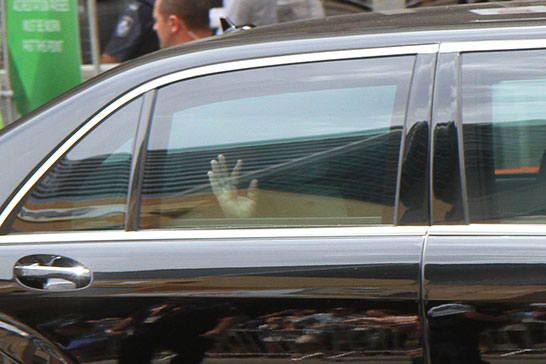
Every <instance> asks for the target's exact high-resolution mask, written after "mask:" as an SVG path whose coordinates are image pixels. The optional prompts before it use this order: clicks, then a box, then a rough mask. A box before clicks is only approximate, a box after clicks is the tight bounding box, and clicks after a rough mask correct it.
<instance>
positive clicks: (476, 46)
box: [440, 39, 546, 53]
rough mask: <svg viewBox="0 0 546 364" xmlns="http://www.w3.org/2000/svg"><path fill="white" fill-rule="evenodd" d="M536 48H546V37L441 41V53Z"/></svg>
mask: <svg viewBox="0 0 546 364" xmlns="http://www.w3.org/2000/svg"><path fill="white" fill-rule="evenodd" d="M535 48H546V39H521V40H479V41H465V42H445V43H440V53H454V52H474V51H503V50H506V51H509V50H518V49H535Z"/></svg>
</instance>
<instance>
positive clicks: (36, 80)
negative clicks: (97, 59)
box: [6, 0, 81, 115]
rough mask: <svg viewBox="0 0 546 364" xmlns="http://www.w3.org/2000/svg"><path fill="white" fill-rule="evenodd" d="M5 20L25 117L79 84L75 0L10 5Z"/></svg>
mask: <svg viewBox="0 0 546 364" xmlns="http://www.w3.org/2000/svg"><path fill="white" fill-rule="evenodd" d="M6 17H7V33H8V53H9V64H10V79H11V87H12V89H13V91H14V92H15V102H16V105H17V110H18V111H19V113H20V114H21V115H24V114H26V113H28V112H30V111H32V110H34V109H35V108H37V107H39V106H40V105H42V104H44V103H46V102H47V101H49V100H51V99H53V98H55V97H56V96H58V95H60V94H62V93H63V92H65V91H67V90H69V89H70V88H72V87H74V86H76V85H78V84H79V83H81V71H80V65H81V56H80V37H79V28H78V12H77V0H6Z"/></svg>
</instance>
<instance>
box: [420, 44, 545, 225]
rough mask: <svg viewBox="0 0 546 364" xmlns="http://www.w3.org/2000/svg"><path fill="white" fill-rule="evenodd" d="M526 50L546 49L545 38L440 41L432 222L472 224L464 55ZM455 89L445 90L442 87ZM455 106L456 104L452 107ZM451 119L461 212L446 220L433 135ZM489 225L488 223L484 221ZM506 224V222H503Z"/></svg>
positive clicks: (436, 82)
mask: <svg viewBox="0 0 546 364" xmlns="http://www.w3.org/2000/svg"><path fill="white" fill-rule="evenodd" d="M527 50H546V39H543V38H537V39H521V40H513V39H500V40H482V41H459V42H442V43H440V45H439V52H438V57H439V58H438V66H437V68H438V76H437V77H436V79H435V84H434V89H435V95H434V98H433V116H432V132H433V133H432V134H433V136H432V140H431V145H432V146H431V148H432V149H431V153H432V158H431V166H430V168H431V171H432V173H431V179H430V182H431V188H430V191H431V192H430V193H431V219H432V220H431V226H434V225H472V224H480V223H479V222H475V223H472V222H471V220H470V212H469V202H468V190H467V178H466V168H465V153H464V140H463V132H462V128H463V120H462V62H461V60H462V57H463V56H464V55H465V54H469V53H493V52H502V51H513V52H517V51H527ZM442 89H443V90H449V91H454V92H451V93H449V92H444V93H442V91H441V90H442ZM453 106H455V107H453ZM447 122H451V123H453V124H454V126H455V128H456V131H457V135H456V137H457V151H456V153H457V158H458V165H457V174H458V175H457V177H458V183H457V185H458V186H459V191H458V199H457V202H455V203H457V204H460V212H459V213H457V214H454V216H451V217H450V218H446V219H445V220H443V221H438V220H437V215H438V212H439V211H442V210H444V209H445V207H442V206H441V205H442V201H440V200H439V199H438V198H437V197H436V191H435V189H434V184H435V182H438V181H437V180H436V179H435V176H434V171H433V165H434V161H435V159H436V158H437V156H438V154H440V153H438V152H439V150H438V146H437V145H436V144H437V143H436V140H435V137H434V133H435V131H436V130H437V129H438V127H439V125H441V124H442V123H444V124H445V123H447ZM485 224H486V225H487V223H485ZM504 225H506V224H504Z"/></svg>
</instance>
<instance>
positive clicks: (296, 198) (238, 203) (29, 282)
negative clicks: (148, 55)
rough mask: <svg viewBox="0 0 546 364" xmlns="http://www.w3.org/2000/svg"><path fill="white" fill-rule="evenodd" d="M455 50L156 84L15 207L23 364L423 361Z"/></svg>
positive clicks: (14, 313)
mask: <svg viewBox="0 0 546 364" xmlns="http://www.w3.org/2000/svg"><path fill="white" fill-rule="evenodd" d="M435 52H436V48H435V47H431V46H424V47H419V46H417V47H409V48H392V49H390V48H384V49H381V50H363V51H346V52H335V53H332V54H328V53H319V54H309V55H299V56H298V57H274V58H269V59H265V60H261V59H257V60H253V61H244V62H232V63H228V64H220V65H216V66H209V67H203V68H200V69H194V70H189V71H183V72H180V73H178V74H174V75H172V76H167V77H165V78H163V79H161V80H159V81H157V80H156V81H155V82H154V86H155V87H157V86H158V85H159V87H158V88H157V89H155V88H154V89H152V90H150V91H149V92H147V93H145V94H143V95H142V96H139V97H138V98H135V99H133V100H128V102H127V103H126V104H125V105H124V106H122V107H121V108H120V109H119V110H118V111H116V112H115V113H113V114H112V116H110V117H109V118H107V119H105V120H104V121H103V122H102V123H101V124H99V125H98V126H97V127H96V128H94V129H92V130H91V131H90V132H89V133H88V134H87V135H85V136H83V138H82V139H81V141H79V142H78V143H76V144H75V145H74V146H73V147H71V146H70V147H66V149H67V150H68V152H67V153H66V154H64V155H63V157H62V158H60V159H59V160H58V161H53V162H51V164H52V168H50V169H49V171H48V172H47V173H45V175H44V176H43V177H41V178H36V180H37V181H38V182H37V183H36V184H35V185H32V186H28V193H25V195H24V196H23V198H21V200H20V201H17V207H16V208H14V210H13V212H12V213H11V214H10V215H9V217H8V218H7V219H6V221H5V223H4V225H3V230H4V232H5V233H6V235H5V236H3V237H1V238H0V239H1V240H0V249H2V254H0V266H1V267H2V273H1V275H0V293H1V296H0V297H1V298H0V300H1V303H0V307H2V314H3V315H4V316H2V317H3V318H2V319H1V320H2V322H0V333H2V335H3V336H4V337H7V338H9V342H8V344H5V345H4V344H3V345H4V346H3V347H1V348H0V355H3V356H4V358H3V360H4V361H5V362H28V361H29V359H28V358H38V357H47V355H49V357H48V358H49V359H48V360H50V361H51V362H55V361H59V362H62V361H65V362H69V361H77V362H82V363H89V362H95V361H104V360H116V361H118V362H120V363H149V362H151V361H153V360H164V361H170V362H172V363H191V364H193V363H195V364H197V363H200V362H202V361H203V360H206V361H210V362H217V363H230V362H234V361H237V362H243V361H246V360H249V359H250V360H253V361H256V360H260V361H264V362H267V361H271V362H290V361H293V360H312V361H331V360H344V361H354V360H358V361H361V362H382V361H388V362H393V361H394V362H397V363H410V362H415V363H419V362H422V358H423V355H422V352H423V341H422V335H421V330H420V327H421V321H420V314H419V313H420V310H419V308H420V307H419V302H420V296H419V291H420V281H419V279H420V274H419V265H420V259H421V249H422V243H423V237H424V234H425V231H426V228H425V227H423V226H424V225H426V224H427V223H428V221H427V220H428V209H427V206H428V203H427V200H426V196H427V193H426V186H427V183H426V181H427V177H426V176H427V173H428V172H427V171H428V169H427V168H426V165H427V163H426V158H427V156H426V155H427V153H426V150H427V145H428V115H429V111H430V100H431V97H430V95H431V89H432V87H431V85H432V75H431V73H430V69H431V68H433V65H434V63H435ZM420 53H422V54H420ZM340 56H341V58H342V59H341V60H339V57H340ZM410 89H411V90H412V93H414V91H415V93H419V94H418V97H416V96H412V97H411V98H410V97H409V93H410ZM135 115H140V118H138V117H137V118H136V120H138V119H139V120H140V123H135ZM406 119H410V120H409V122H408V124H407V125H405V124H404V123H405V120H406ZM148 121H150V124H149V126H148V124H147V122H148ZM110 124H113V125H115V127H114V126H112V125H110ZM136 124H139V126H138V127H137V125H136ZM114 128H117V129H115V131H114ZM105 135H106V138H107V140H109V141H110V144H109V145H108V146H105V144H103V142H101V140H102V139H103V138H105ZM423 151H424V153H423ZM416 158H417V160H418V161H419V162H417V163H421V164H422V165H423V166H425V168H421V169H418V170H415V169H414V168H412V167H411V166H413V165H415V164H414V163H413V162H412V161H414V160H415V159H416ZM423 158H424V160H425V161H423ZM239 161H240V162H239ZM399 166H401V167H399ZM400 221H402V222H403V224H404V226H397V225H398V223H399V222H400ZM410 225H416V226H410ZM94 230H100V231H94ZM25 330H26V331H25ZM23 333H26V335H25V334H23ZM40 340H41V341H40ZM37 343H39V344H37ZM44 348H45V349H44ZM33 360H34V359H33Z"/></svg>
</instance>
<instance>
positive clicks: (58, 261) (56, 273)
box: [13, 255, 93, 291]
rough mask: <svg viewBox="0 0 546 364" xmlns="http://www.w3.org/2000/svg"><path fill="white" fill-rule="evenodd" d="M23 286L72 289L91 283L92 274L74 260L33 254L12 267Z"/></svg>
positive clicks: (56, 289) (45, 288) (44, 288)
mask: <svg viewBox="0 0 546 364" xmlns="http://www.w3.org/2000/svg"><path fill="white" fill-rule="evenodd" d="M13 272H14V276H15V278H16V279H17V280H18V281H19V283H21V284H22V285H23V286H26V287H30V288H37V289H43V290H50V291H51V290H55V291H59V290H63V291H64V290H73V289H80V288H84V287H87V286H88V285H90V284H91V281H92V279H93V274H92V273H91V271H90V270H89V269H88V268H86V267H85V266H83V265H82V264H79V263H77V262H76V261H74V260H72V259H69V258H65V257H60V256H54V255H34V256H28V257H24V258H21V259H19V261H17V263H16V264H15V267H14V268H13Z"/></svg>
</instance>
